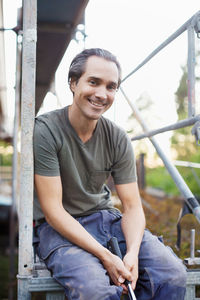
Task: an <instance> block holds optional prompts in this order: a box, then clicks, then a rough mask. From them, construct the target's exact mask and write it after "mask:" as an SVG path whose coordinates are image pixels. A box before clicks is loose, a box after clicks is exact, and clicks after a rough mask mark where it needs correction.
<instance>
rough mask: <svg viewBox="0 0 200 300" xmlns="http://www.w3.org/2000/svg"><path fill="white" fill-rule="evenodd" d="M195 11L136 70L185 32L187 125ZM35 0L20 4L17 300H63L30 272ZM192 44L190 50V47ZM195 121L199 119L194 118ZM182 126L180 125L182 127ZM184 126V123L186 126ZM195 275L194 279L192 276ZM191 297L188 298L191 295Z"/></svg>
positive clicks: (199, 209)
mask: <svg viewBox="0 0 200 300" xmlns="http://www.w3.org/2000/svg"><path fill="white" fill-rule="evenodd" d="M199 18H200V14H199V12H198V13H197V14H196V15H195V16H193V17H192V18H191V19H190V20H189V21H188V22H186V23H185V24H184V25H183V26H182V27H181V28H180V29H179V30H178V31H177V32H176V33H175V34H174V35H172V36H171V37H170V38H169V39H167V40H166V41H165V42H164V43H163V44H162V45H161V46H159V47H158V48H157V50H155V51H154V52H153V53H151V54H150V56H149V57H148V58H147V59H146V60H145V61H144V62H143V63H142V64H140V65H139V66H138V67H137V68H136V69H137V70H138V69H139V68H140V67H141V66H142V65H144V64H145V63H146V62H147V61H148V60H149V59H150V58H152V57H153V56H154V55H155V54H156V53H158V52H159V51H160V50H161V49H163V48H164V47H165V46H166V45H167V44H168V43H169V42H171V41H172V40H174V39H175V38H176V37H177V36H178V35H179V34H181V33H182V32H183V31H185V30H188V40H189V42H188V48H189V51H188V52H189V55H188V57H189V58H188V73H189V75H188V76H189V80H190V85H189V93H188V97H189V106H188V107H189V109H188V110H189V118H190V120H188V122H196V120H197V119H196V117H194V114H195V111H194V84H195V80H194V79H195V76H194V54H195V53H194V30H195V31H196V32H199V31H200V26H199ZM36 20H37V0H24V2H23V52H22V93H21V159H20V183H21V184H20V203H19V204H20V207H19V268H18V276H17V278H18V300H30V299H31V292H33V291H50V292H52V293H53V294H52V295H49V294H48V295H47V298H46V299H49V300H50V299H64V296H63V292H62V288H61V287H60V286H58V284H56V283H55V281H54V280H53V279H52V278H51V277H50V276H47V277H42V278H40V277H34V270H37V268H36V266H34V262H33V250H32V230H33V226H32V225H33V224H32V220H33V150H32V136H33V128H34V118H35V71H36V39H37V28H36ZM191 44H192V47H191V46H190V45H191ZM136 69H135V70H134V71H133V72H131V74H129V75H128V76H126V77H125V78H124V80H123V82H124V81H125V80H126V79H127V78H128V77H129V76H130V75H132V74H133V73H134V72H135V71H136ZM121 91H122V93H123V95H124V96H125V98H126V99H127V101H128V102H129V104H130V105H131V107H132V109H133V111H134V114H135V115H136V118H137V120H138V121H139V122H140V124H142V127H143V129H144V131H145V132H146V134H149V131H148V128H147V126H146V124H145V123H144V121H143V120H142V117H141V116H140V114H139V112H138V111H137V108H136V107H135V106H134V105H133V104H132V103H131V102H130V101H129V99H128V98H127V96H126V94H125V93H124V91H123V89H122V88H121ZM198 120H199V117H198ZM182 125H183V124H182ZM187 125H188V124H187ZM149 136H150V140H151V142H152V143H153V145H154V147H155V148H156V150H157V152H158V154H159V155H160V157H161V158H162V160H163V162H164V163H165V165H166V167H167V169H168V171H169V172H170V174H171V176H172V178H173V179H174V181H175V182H176V184H177V186H178V188H179V189H180V191H181V192H182V193H183V195H184V198H185V199H186V202H187V203H188V205H189V206H190V207H191V209H192V211H193V213H194V215H195V216H196V218H197V220H198V221H199V222H200V206H199V204H198V203H197V201H196V199H195V198H194V196H193V194H192V193H191V191H190V190H189V189H188V187H187V185H186V184H185V182H184V181H183V179H182V177H181V176H180V174H179V173H178V171H177V170H176V168H175V167H174V166H173V165H172V163H171V162H170V161H169V160H168V158H167V157H166V155H165V154H164V153H163V151H162V149H161V148H160V146H159V145H158V143H157V142H156V140H155V138H154V137H151V136H152V133H151V134H150V135H149ZM195 274H196V276H195ZM195 274H193V273H192V272H190V275H189V276H188V284H189V287H190V289H188V292H187V296H186V299H187V300H189V299H190V300H194V299H197V298H195V294H194V292H193V291H194V289H193V287H194V284H196V283H197V282H198V283H199V280H200V279H199V278H200V275H199V273H195ZM191 295H192V296H191Z"/></svg>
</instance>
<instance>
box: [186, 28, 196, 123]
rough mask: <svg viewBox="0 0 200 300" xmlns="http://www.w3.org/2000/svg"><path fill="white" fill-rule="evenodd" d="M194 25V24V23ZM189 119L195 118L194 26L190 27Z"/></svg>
mask: <svg viewBox="0 0 200 300" xmlns="http://www.w3.org/2000/svg"><path fill="white" fill-rule="evenodd" d="M192 23H193V22H192ZM187 67H188V117H189V118H191V117H194V116H195V39H194V26H193V24H191V25H190V26H189V27H188V61H187Z"/></svg>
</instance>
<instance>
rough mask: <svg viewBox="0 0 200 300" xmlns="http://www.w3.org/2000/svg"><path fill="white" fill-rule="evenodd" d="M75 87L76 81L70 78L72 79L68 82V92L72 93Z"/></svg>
mask: <svg viewBox="0 0 200 300" xmlns="http://www.w3.org/2000/svg"><path fill="white" fill-rule="evenodd" d="M76 85H77V82H76V80H75V79H73V78H72V79H71V80H70V85H69V87H70V90H71V91H72V93H74V90H75V87H76Z"/></svg>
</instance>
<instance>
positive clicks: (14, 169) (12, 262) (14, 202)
mask: <svg viewBox="0 0 200 300" xmlns="http://www.w3.org/2000/svg"><path fill="white" fill-rule="evenodd" d="M16 49H17V51H16V80H15V117H14V128H13V157H12V205H11V208H10V224H9V226H10V228H9V229H10V230H9V231H10V232H9V250H10V266H9V280H10V284H9V291H8V298H9V300H12V299H13V295H14V286H13V282H14V278H15V276H16V270H15V247H16V243H15V241H16V228H17V222H16V216H17V194H18V193H17V187H18V180H17V178H18V176H17V174H18V149H17V144H18V131H19V119H20V118H19V115H20V87H21V43H18V36H16Z"/></svg>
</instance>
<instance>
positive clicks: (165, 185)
mask: <svg viewBox="0 0 200 300" xmlns="http://www.w3.org/2000/svg"><path fill="white" fill-rule="evenodd" d="M146 184H147V186H151V187H154V188H157V189H161V190H163V191H164V192H165V193H166V194H172V195H178V194H179V191H178V189H177V187H176V185H175V183H174V181H173V179H172V178H171V176H170V175H169V173H168V171H167V170H166V169H165V167H158V168H147V169H146Z"/></svg>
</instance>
